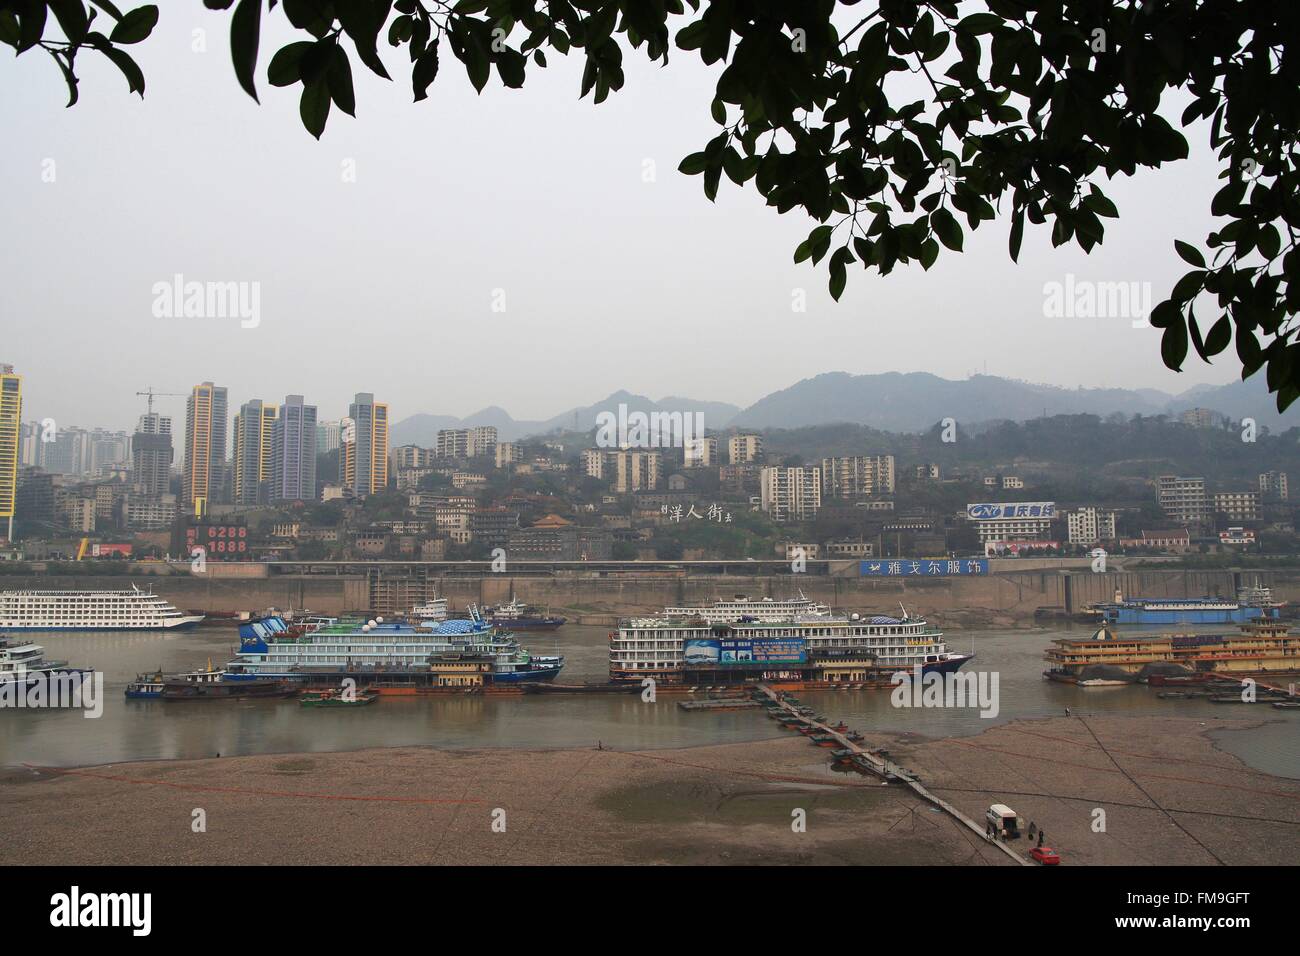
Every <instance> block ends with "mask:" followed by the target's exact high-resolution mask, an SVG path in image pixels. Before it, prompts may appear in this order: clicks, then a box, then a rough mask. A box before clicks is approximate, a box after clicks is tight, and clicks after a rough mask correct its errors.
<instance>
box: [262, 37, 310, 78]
mask: <svg viewBox="0 0 1300 956" xmlns="http://www.w3.org/2000/svg"><path fill="white" fill-rule="evenodd" d="M315 45H316V44H315V43H313V42H312V41H311V40H298V41H296V42H294V43H289V44H286V45H285V46H282V47H280V49H278V50H276V51H275V56H273V57H271V62H270V64H269V65H268V66H267V68H266V78H267V80H269V81H270V83H271V85H272V86H293V84H295V83H297V82H298V81H299V80H300V79H302V73H301V71H300V66H301V64H302V58H303V56H304V55H305V54H306V53H307V51H308V50H310V49H311V48H312V47H314V46H315Z"/></svg>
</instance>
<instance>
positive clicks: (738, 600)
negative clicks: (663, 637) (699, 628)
mask: <svg viewBox="0 0 1300 956" xmlns="http://www.w3.org/2000/svg"><path fill="white" fill-rule="evenodd" d="M828 613H830V608H829V607H828V606H827V605H825V604H818V603H816V602H814V601H810V600H808V598H806V597H804V596H803V593H802V592H800V594H799V596H798V597H797V598H786V599H785V600H776V599H774V598H770V597H763V598H751V597H746V596H745V595H743V594H737V595H736V596H735V597H734V598H732V599H731V600H727V599H724V598H719V599H718V600H716V601H714V602H713V603H712V604H707V605H703V604H702V605H695V606H690V605H686V606H682V607H667V608H664V617H670V618H683V619H685V618H695V617H698V618H703V619H704V620H705V621H707V622H709V623H710V624H734V623H738V622H740V621H788V620H791V619H792V618H794V617H796V616H797V615H801V614H828Z"/></svg>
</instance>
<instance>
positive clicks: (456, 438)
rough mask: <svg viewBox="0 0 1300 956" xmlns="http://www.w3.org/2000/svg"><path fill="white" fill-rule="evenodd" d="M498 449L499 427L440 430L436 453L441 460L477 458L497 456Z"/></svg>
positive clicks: (480, 426)
mask: <svg viewBox="0 0 1300 956" xmlns="http://www.w3.org/2000/svg"><path fill="white" fill-rule="evenodd" d="M496 447H497V427H496V426H495V425H478V426H475V427H474V428H442V429H439V430H438V445H437V449H436V451H437V455H438V457H439V458H477V457H478V456H479V455H495V453H496Z"/></svg>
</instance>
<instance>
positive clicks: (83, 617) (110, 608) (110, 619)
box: [0, 585, 203, 631]
mask: <svg viewBox="0 0 1300 956" xmlns="http://www.w3.org/2000/svg"><path fill="white" fill-rule="evenodd" d="M201 620H203V615H202V614H188V615H187V614H182V613H181V612H180V611H178V610H177V609H176V608H175V607H173V606H172V605H171V604H169V603H167V602H166V601H165V600H163V599H162V598H161V597H159V596H158V595H156V594H153V593H152V592H150V591H141V590H140V589H139V588H138V587H136V586H135V585H132V586H131V590H129V591H0V630H9V631H162V630H169V629H171V628H174V627H190V626H192V625H194V624H197V623H199V621H201Z"/></svg>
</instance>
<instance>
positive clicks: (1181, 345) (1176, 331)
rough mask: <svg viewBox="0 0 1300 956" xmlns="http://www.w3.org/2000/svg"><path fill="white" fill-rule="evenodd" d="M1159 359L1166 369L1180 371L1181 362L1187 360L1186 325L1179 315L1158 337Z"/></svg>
mask: <svg viewBox="0 0 1300 956" xmlns="http://www.w3.org/2000/svg"><path fill="white" fill-rule="evenodd" d="M1160 357H1161V358H1162V359H1163V360H1164V363H1165V367H1166V368H1171V369H1173V370H1174V371H1175V372H1181V371H1182V368H1183V361H1184V359H1186V358H1187V325H1186V323H1185V322H1183V317H1182V316H1181V315H1179V316H1178V320H1177V321H1175V322H1170V324H1169V325H1168V326H1167V327H1166V328H1165V331H1164V334H1163V335H1162V336H1160Z"/></svg>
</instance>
